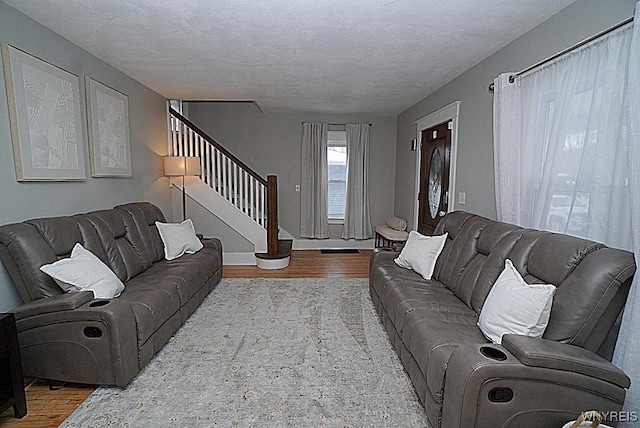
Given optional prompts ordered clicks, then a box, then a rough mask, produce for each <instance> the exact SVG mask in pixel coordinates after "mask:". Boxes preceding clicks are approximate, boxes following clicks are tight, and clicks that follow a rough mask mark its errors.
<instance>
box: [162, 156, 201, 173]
mask: <svg viewBox="0 0 640 428" xmlns="http://www.w3.org/2000/svg"><path fill="white" fill-rule="evenodd" d="M199 174H200V158H199V157H195V156H166V157H165V158H164V175H167V176H170V177H174V176H177V177H179V176H184V175H199Z"/></svg>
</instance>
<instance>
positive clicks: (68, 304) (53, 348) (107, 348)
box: [0, 202, 222, 387]
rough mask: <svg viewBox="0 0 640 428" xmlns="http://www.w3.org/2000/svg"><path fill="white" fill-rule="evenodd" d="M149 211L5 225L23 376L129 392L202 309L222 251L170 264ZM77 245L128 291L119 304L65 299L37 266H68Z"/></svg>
mask: <svg viewBox="0 0 640 428" xmlns="http://www.w3.org/2000/svg"><path fill="white" fill-rule="evenodd" d="M156 221H160V222H164V221H165V217H164V216H163V214H162V212H161V211H160V210H159V209H158V208H157V207H156V206H154V205H152V204H150V203H146V202H141V203H131V204H126V205H120V206H117V207H115V208H114V209H111V210H103V211H95V212H91V213H87V214H79V215H74V216H69V217H54V218H41V219H34V220H28V221H25V222H23V223H18V224H10V225H4V226H0V258H1V260H2V262H3V263H4V265H5V267H6V269H7V271H8V272H9V275H10V276H11V278H12V280H13V282H14V284H15V286H16V288H17V289H18V292H19V293H20V296H21V297H22V300H23V301H24V302H25V303H24V305H22V306H20V307H18V308H16V309H15V310H14V311H13V312H14V314H15V317H16V320H17V323H16V324H17V328H18V339H19V342H20V349H21V355H22V364H23V372H24V375H25V376H30V377H37V378H42V379H50V380H58V381H67V382H76V383H87V384H101V385H117V386H120V387H124V386H125V385H127V384H128V383H129V382H130V381H131V380H132V379H133V378H134V377H135V376H136V375H137V374H138V373H139V372H140V370H142V368H143V367H144V366H145V365H146V364H147V363H148V362H149V360H151V357H153V355H154V354H155V353H156V352H158V350H159V349H160V348H162V346H163V345H164V344H165V343H166V342H167V340H169V338H170V337H171V336H172V335H173V333H175V332H176V330H178V328H179V327H180V326H181V325H182V324H183V323H184V322H185V321H186V319H187V317H189V315H190V314H191V313H192V312H193V311H194V310H195V309H196V308H197V307H198V306H199V305H200V303H201V302H202V301H203V300H204V298H205V297H206V296H207V294H209V292H210V291H211V290H212V289H213V288H214V287H215V286H216V284H217V283H218V282H219V281H220V278H221V276H222V245H221V243H220V241H219V240H217V239H203V240H202V242H203V244H204V248H203V249H202V250H200V251H198V252H197V253H195V254H190V255H189V254H188V255H185V256H182V257H180V258H178V259H175V260H172V261H166V260H165V259H164V250H163V243H162V240H161V238H160V235H159V233H158V230H157V227H156V226H155V222H156ZM76 243H80V244H82V246H83V247H85V248H86V249H88V250H89V251H91V252H92V253H93V254H95V255H96V256H98V257H99V258H100V259H101V260H102V261H103V262H104V263H105V264H106V265H107V266H109V267H110V268H111V269H112V270H113V272H114V273H115V274H116V275H117V276H118V278H119V279H120V280H121V281H122V282H123V283H124V284H125V290H124V291H123V292H122V294H121V295H120V296H119V297H117V298H113V299H94V298H93V293H92V292H90V291H84V292H77V293H65V292H64V291H63V290H62V288H60V287H59V286H58V284H56V282H54V280H53V279H51V278H50V277H49V276H47V275H46V274H44V273H43V272H41V271H40V266H42V265H44V264H49V263H52V262H55V261H56V260H58V259H61V258H64V257H68V256H69V254H70V252H71V250H72V248H73V247H74V245H75V244H76Z"/></svg>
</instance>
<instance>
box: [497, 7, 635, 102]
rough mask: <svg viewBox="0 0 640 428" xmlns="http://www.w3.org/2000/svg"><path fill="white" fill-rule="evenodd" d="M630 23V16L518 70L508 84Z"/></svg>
mask: <svg viewBox="0 0 640 428" xmlns="http://www.w3.org/2000/svg"><path fill="white" fill-rule="evenodd" d="M630 22H633V16H630V17H629V18H627V19H625V20H624V21H622V22H619V23H617V24H615V25H614V26H613V27H609V28H607V29H606V30H603V31H600V32H599V33H597V34H594V35H593V36H590V37H587V38H586V39H584V40H582V41H580V42H578V43H576V44H575V45H573V46H570V47H568V48H566V49H564V50H562V51H560V52H558V53H556V54H554V55H551V56H550V57H548V58H545V59H543V60H542V61H540V62H537V63H535V64H533V65H531V66H529V67H527V68H525V69H524V70H520V71H518V72H517V73H515V74H512V75H511V76H509V83H513V82H514V81H515V80H516V78H518V77H520V76H522V75H523V74H525V73H527V72H529V71H531V70H534V69H536V68H538V67H540V66H542V65H544V64H546V63H548V62H551V61H553V60H554V59H556V58H559V57H561V56H562V55H565V54H567V53H569V52H571V51H573V50H575V49H578V48H580V47H582V46H584V45H586V44H587V43H590V42H592V41H594V40H597V39H599V38H600V37H602V36H605V35H607V34H609V33H611V32H612V31H615V30H617V29H618V28H620V27H622V26H624V25H627V24H628V23H630ZM494 89H495V88H494V84H493V83H491V84H490V85H489V92H493V90H494Z"/></svg>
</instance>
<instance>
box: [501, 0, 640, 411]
mask: <svg viewBox="0 0 640 428" xmlns="http://www.w3.org/2000/svg"><path fill="white" fill-rule="evenodd" d="M639 11H640V3H637V4H636V16H635V19H634V22H633V24H628V25H625V26H624V27H621V28H620V29H618V30H615V31H613V32H611V33H609V34H608V35H606V36H603V37H601V38H599V39H597V40H595V41H593V42H591V43H589V44H587V45H585V46H583V47H582V48H579V49H577V50H575V51H572V52H571V53H569V54H567V55H564V56H562V57H560V58H559V59H557V60H555V61H553V62H551V63H549V64H547V65H545V66H543V67H540V68H538V69H536V70H535V71H534V72H531V73H529V74H526V75H524V76H521V77H519V78H518V79H517V80H516V81H517V82H519V84H520V86H519V87H518V86H514V87H509V86H508V85H506V84H504V80H503V77H504V76H500V77H499V78H498V79H496V82H495V83H494V87H495V95H494V97H495V98H494V114H496V115H497V117H494V127H495V129H494V159H495V163H496V164H495V172H496V174H495V179H496V202H497V207H498V210H499V211H498V216H500V217H502V218H504V219H507V220H508V221H511V217H512V216H513V217H515V220H514V221H513V222H514V223H517V224H520V225H522V226H525V227H534V228H539V229H550V230H555V231H560V232H565V233H569V234H573V235H578V236H583V237H586V238H589V239H593V240H595V241H600V242H604V243H606V244H608V245H610V246H613V247H619V248H624V249H633V251H634V253H635V259H636V264H637V265H640V263H639V261H640V105H639V103H640V73H639V71H640V14H639ZM514 98H515V99H516V101H515V107H513V105H512V107H509V106H508V104H507V101H505V100H508V103H513V102H514ZM518 99H519V100H520V101H517V100H518ZM507 121H508V122H509V123H506V122H507ZM514 124H516V125H517V124H519V130H517V129H516V130H514V129H511V126H512V125H514ZM512 146H516V147H512ZM517 152H519V153H520V154H519V161H516V162H517V163H519V165H518V166H517V167H516V168H514V165H513V164H512V162H513V159H514V158H513V156H514V153H517ZM510 174H513V175H512V176H510ZM511 192H513V193H511ZM514 197H515V198H518V202H514V201H513V198H514ZM518 204H519V208H518V209H517V211H518V212H517V215H515V216H514V215H513V212H514V209H513V207H514V206H517V205H518ZM639 283H640V272H638V273H637V274H636V276H635V278H634V282H633V284H632V286H631V290H630V293H629V297H628V299H627V303H626V306H625V310H624V315H623V318H622V326H621V329H620V333H619V336H618V341H617V344H616V350H615V353H614V357H613V363H614V364H616V365H617V366H618V367H620V368H621V369H622V370H624V372H625V373H627V375H629V377H630V378H631V388H630V390H629V391H628V393H627V398H626V401H625V405H624V409H625V410H626V411H629V412H638V409H640V291H638V287H639V286H640V285H639Z"/></svg>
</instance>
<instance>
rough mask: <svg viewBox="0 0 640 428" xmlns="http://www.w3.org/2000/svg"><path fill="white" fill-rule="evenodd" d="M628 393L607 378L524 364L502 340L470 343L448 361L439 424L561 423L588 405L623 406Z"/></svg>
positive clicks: (461, 426)
mask: <svg viewBox="0 0 640 428" xmlns="http://www.w3.org/2000/svg"><path fill="white" fill-rule="evenodd" d="M503 340H504V339H503ZM533 340H541V339H533ZM507 342H508V340H507ZM559 345H560V346H561V347H572V345H566V344H561V343H559ZM514 349H515V347H514ZM547 352H549V355H551V351H550V350H549V351H547ZM587 352H589V351H587ZM558 358H560V359H562V358H561V357H558ZM549 359H550V360H551V359H552V358H551V357H549ZM625 395H626V390H625V388H623V387H621V386H620V385H618V384H617V383H614V382H611V381H609V380H608V378H607V379H602V378H601V377H600V376H592V375H589V374H584V373H578V372H575V371H571V370H569V369H567V368H564V367H562V368H550V367H539V366H533V365H525V364H524V363H522V362H521V361H520V360H519V359H518V358H517V357H516V356H515V355H513V354H512V353H511V352H509V351H508V350H507V349H506V348H505V347H504V346H501V345H493V344H491V343H486V344H466V345H461V346H458V347H457V348H456V349H455V350H454V351H453V353H452V354H451V357H450V358H449V360H448V362H447V366H446V371H445V375H444V388H443V392H442V413H441V420H442V423H441V426H443V427H447V428H467V427H494V426H495V427H505V426H545V427H546V426H562V425H563V424H565V423H566V422H567V421H569V420H571V419H575V417H576V415H578V414H580V413H581V412H582V411H584V410H590V409H599V410H602V411H611V412H617V411H620V410H621V409H622V404H623V403H624V399H625Z"/></svg>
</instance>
